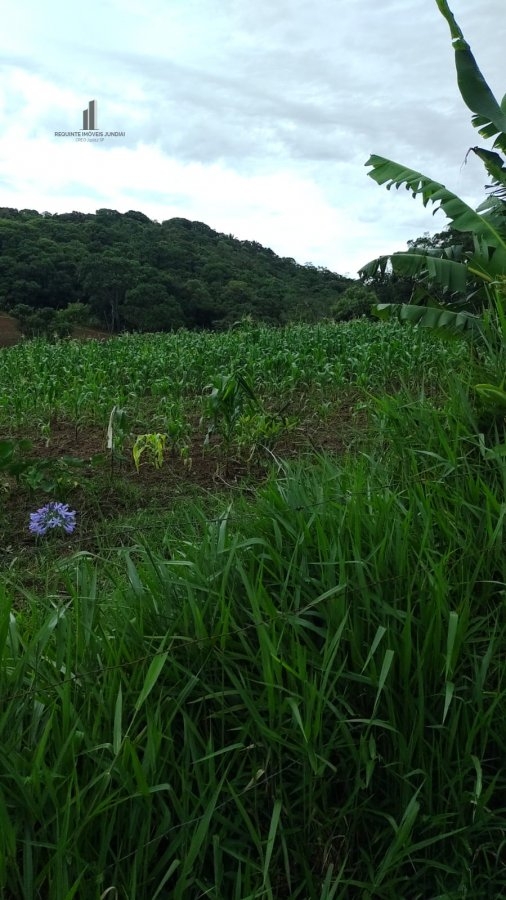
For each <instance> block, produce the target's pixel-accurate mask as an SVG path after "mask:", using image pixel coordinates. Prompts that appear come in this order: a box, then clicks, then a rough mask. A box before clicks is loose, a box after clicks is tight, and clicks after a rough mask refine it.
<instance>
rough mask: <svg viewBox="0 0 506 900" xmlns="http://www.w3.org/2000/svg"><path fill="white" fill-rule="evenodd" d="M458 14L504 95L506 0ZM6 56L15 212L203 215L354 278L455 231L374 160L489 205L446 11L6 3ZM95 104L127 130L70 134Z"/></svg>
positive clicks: (343, 4) (287, 3) (400, 2)
mask: <svg viewBox="0 0 506 900" xmlns="http://www.w3.org/2000/svg"><path fill="white" fill-rule="evenodd" d="M450 6H451V8H452V9H453V12H454V14H455V16H456V18H457V21H458V22H459V24H460V26H461V28H462V30H463V31H464V34H465V36H466V38H467V40H468V42H469V43H470V44H471V48H472V50H473V53H474V55H475V57H476V59H477V61H478V64H479V66H480V67H481V69H482V71H483V74H484V75H485V77H486V79H487V80H488V83H489V84H490V86H491V88H492V90H493V91H494V93H495V95H496V97H498V99H499V100H500V99H501V98H502V95H503V93H504V91H505V90H506V77H505V75H506V73H505V67H504V65H503V60H504V47H503V43H504V28H503V27H502V26H503V23H504V0H450ZM0 50H1V70H2V71H1V81H0V206H12V207H17V208H18V209H22V208H30V209H37V210H38V211H39V212H42V211H45V210H47V211H49V212H67V211H71V210H79V211H82V212H95V210H96V209H99V208H100V207H108V208H110V209H118V210H119V211H120V212H126V211H127V210H129V209H136V210H140V211H142V212H144V213H145V214H146V215H148V216H149V217H150V218H152V219H156V220H158V221H160V222H161V221H163V220H164V219H169V218H171V217H172V216H184V217H186V218H189V219H197V220H199V221H201V222H205V223H206V224H208V225H210V226H211V227H212V228H215V229H217V230H218V231H221V232H225V233H227V234H229V233H230V234H233V235H235V236H236V237H238V238H241V239H246V240H255V241H259V242H260V243H261V244H264V245H265V246H268V247H271V248H272V249H273V250H274V251H275V252H276V253H278V254H279V255H281V256H291V257H294V258H295V259H296V260H297V262H299V263H306V262H311V263H313V264H315V265H320V266H326V267H327V268H329V269H332V270H334V271H337V272H340V273H341V274H350V275H352V276H355V275H356V272H357V269H358V268H359V267H360V266H361V265H363V264H365V263H366V262H367V261H368V260H370V259H371V258H373V257H375V256H378V255H379V254H381V253H388V252H390V251H393V250H395V249H401V250H402V249H405V248H406V241H407V240H408V239H410V238H415V237H418V236H419V235H421V234H423V233H424V232H425V231H431V232H435V231H440V230H441V229H442V228H443V227H444V225H445V223H446V221H447V220H446V218H445V216H444V215H443V213H438V214H437V215H436V217H433V216H432V212H431V210H429V209H427V210H424V208H423V205H422V203H421V201H419V200H413V199H412V198H411V195H410V194H408V193H407V192H406V191H405V190H404V188H403V189H401V191H400V192H395V191H393V192H388V191H387V190H386V189H385V188H384V187H379V186H378V185H376V184H375V183H374V182H373V181H372V180H371V179H370V178H368V177H367V169H366V168H365V165H364V164H365V162H366V161H367V159H368V157H369V156H370V154H371V153H376V154H379V155H381V156H386V157H388V158H390V159H393V160H395V161H396V162H400V163H404V164H405V165H406V166H409V167H410V168H414V169H417V170H418V171H421V172H423V173H424V174H426V175H430V176H432V177H433V178H434V179H436V180H438V181H442V182H443V183H444V184H446V186H447V187H448V188H449V189H450V190H453V191H454V192H455V193H457V194H458V195H459V196H461V197H462V198H463V199H465V200H467V202H469V203H471V204H472V205H473V206H476V205H477V204H478V203H479V202H481V200H482V199H483V196H484V191H483V185H484V183H485V182H486V177H485V173H484V170H483V168H482V165H481V164H480V163H479V161H478V160H477V159H475V158H474V156H473V158H471V157H470V158H469V160H468V163H467V165H465V166H464V165H463V163H464V157H465V155H466V152H467V150H468V148H469V147H471V146H473V145H476V144H477V143H479V142H480V138H479V135H477V133H476V132H475V131H474V129H473V128H472V126H471V124H470V118H471V113H470V112H469V111H468V110H467V108H466V107H465V106H464V103H463V101H462V99H461V97H460V94H459V92H458V88H457V84H456V77H455V68H454V54H453V50H452V47H451V40H450V34H449V30H448V26H447V24H446V22H445V20H444V19H443V17H442V16H441V14H440V13H439V11H438V9H437V6H436V2H435V0H383V2H379V0H88V2H87V3H86V4H84V3H79V4H74V3H72V2H69V0H44V2H42V0H23V2H22V3H21V2H17V0H16V2H15V0H4V4H3V13H2V36H0ZM91 99H95V100H96V101H97V111H98V116H97V127H98V128H99V129H100V130H101V131H103V132H105V131H115V130H117V131H124V132H126V136H125V137H116V138H112V137H111V138H106V139H104V141H103V142H95V143H91V142H78V141H76V139H75V138H72V137H56V136H55V135H54V132H55V131H73V130H79V129H80V128H82V110H83V108H84V107H86V106H87V104H88V101H89V100H91ZM471 156H472V155H471Z"/></svg>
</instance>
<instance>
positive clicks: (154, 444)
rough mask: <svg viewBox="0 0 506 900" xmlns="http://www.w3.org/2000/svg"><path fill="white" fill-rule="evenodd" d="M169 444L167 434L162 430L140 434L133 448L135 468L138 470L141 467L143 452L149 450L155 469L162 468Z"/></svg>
mask: <svg viewBox="0 0 506 900" xmlns="http://www.w3.org/2000/svg"><path fill="white" fill-rule="evenodd" d="M166 445H167V435H166V434H161V433H160V432H156V433H154V432H153V433H151V434H139V435H138V437H137V438H136V439H135V443H134V446H133V449H132V454H133V458H134V463H135V468H136V469H137V472H139V469H140V459H141V456H142V455H143V453H145V452H146V451H147V452H148V456H150V457H151V459H152V462H153V465H154V467H155V469H161V467H162V465H163V458H164V452H165V448H166Z"/></svg>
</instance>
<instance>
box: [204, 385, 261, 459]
mask: <svg viewBox="0 0 506 900" xmlns="http://www.w3.org/2000/svg"><path fill="white" fill-rule="evenodd" d="M203 403H204V414H203V416H202V418H201V420H200V422H201V424H203V423H204V422H205V421H206V420H207V423H208V424H207V434H206V436H205V439H204V446H205V447H206V446H208V444H209V441H210V438H211V435H213V434H217V435H219V437H220V438H221V440H222V442H223V445H224V447H225V451H226V453H227V455H228V454H229V452H230V449H231V446H232V443H233V441H234V438H235V437H236V434H237V428H238V425H239V421H240V419H241V416H243V415H245V414H247V413H248V411H249V410H251V409H253V408H256V409H258V408H259V401H258V398H257V396H256V394H255V392H254V391H253V388H252V387H251V385H250V383H249V381H247V379H246V378H245V377H244V375H241V374H240V373H230V374H228V375H215V376H214V377H213V378H212V379H211V381H210V383H209V384H207V385H206V387H205V388H204V397H203Z"/></svg>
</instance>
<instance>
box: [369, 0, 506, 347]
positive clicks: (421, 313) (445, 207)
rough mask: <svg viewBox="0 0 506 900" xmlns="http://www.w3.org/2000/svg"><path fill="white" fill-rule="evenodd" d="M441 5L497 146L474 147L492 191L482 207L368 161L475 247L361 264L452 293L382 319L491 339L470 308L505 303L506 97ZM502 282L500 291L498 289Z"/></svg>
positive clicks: (480, 124) (481, 122) (471, 94)
mask: <svg viewBox="0 0 506 900" xmlns="http://www.w3.org/2000/svg"><path fill="white" fill-rule="evenodd" d="M436 3H437V6H438V8H439V10H440V12H441V14H442V15H443V16H444V18H445V19H446V21H447V22H448V25H449V28H450V33H451V37H452V44H453V48H454V51H455V65H456V70H457V81H458V86H459V90H460V93H461V95H462V98H463V100H464V102H465V103H466V105H467V106H468V107H469V108H470V109H471V111H472V112H473V116H472V123H473V125H474V127H475V128H477V130H478V132H479V134H480V135H481V136H482V137H484V138H487V139H491V138H494V142H493V145H492V147H493V149H492V150H487V149H483V148H481V147H472V148H471V150H470V151H469V152H473V153H475V154H476V156H478V158H479V159H481V160H482V162H483V164H484V166H485V169H486V172H487V175H488V176H489V178H490V179H491V184H490V185H489V187H488V188H487V191H488V194H487V197H486V199H485V201H484V202H483V203H481V204H480V206H478V208H477V209H476V210H475V209H473V208H472V207H470V206H469V205H468V204H467V203H465V202H464V201H463V200H461V199H460V198H459V197H457V195H456V194H454V193H452V192H451V191H449V190H448V189H447V188H446V187H445V185H444V184H441V183H440V182H438V181H434V180H433V179H432V178H428V177H427V176H425V175H422V174H421V173H420V172H416V171H414V170H413V169H409V168H406V166H403V165H400V164H399V163H396V162H393V161H392V160H389V159H385V158H384V157H381V156H376V155H372V156H371V157H370V158H369V160H368V161H367V163H366V165H367V166H370V167H371V171H370V172H369V173H368V174H369V176H370V177H371V178H373V179H374V181H376V182H377V183H378V184H385V185H386V187H387V189H389V190H390V188H391V187H392V186H395V187H396V188H397V189H398V188H399V187H401V185H404V187H405V188H406V189H407V190H410V191H411V192H412V194H413V197H417V196H420V197H421V199H422V202H423V204H424V206H427V204H428V203H431V204H434V205H435V210H434V212H436V211H437V210H438V209H441V210H442V211H443V212H444V213H445V215H446V216H447V218H448V219H449V224H451V226H452V228H453V229H455V230H456V231H461V232H468V233H471V234H472V236H473V243H474V252H473V253H470V254H466V255H464V256H462V254H461V253H459V251H458V248H457V247H456V248H447V249H446V250H444V251H439V252H438V251H435V250H433V249H432V250H430V251H423V250H416V251H411V252H405V253H393V254H390V255H389V256H382V257H379V258H378V259H375V260H372V262H370V263H368V264H367V265H365V266H364V267H363V268H362V269H361V270H360V275H361V277H362V278H363V279H364V280H367V279H368V278H372V277H374V276H375V275H376V274H377V273H378V272H381V273H384V272H385V271H386V270H388V271H392V272H393V273H394V274H396V275H401V276H404V277H411V278H414V279H415V281H416V283H417V285H418V286H419V287H422V288H423V289H424V290H425V293H426V294H427V293H429V296H430V288H431V287H432V286H435V285H438V287H439V288H442V289H443V292H444V295H445V296H446V298H447V301H446V305H445V306H442V305H441V304H436V303H435V302H432V303H431V302H430V300H429V306H426V305H425V306H419V305H416V304H413V303H410V304H402V305H399V304H392V303H384V304H377V305H376V306H375V307H373V312H374V313H375V314H376V315H377V316H379V317H380V318H392V317H396V318H399V319H400V320H402V321H406V322H411V323H413V324H420V325H423V326H426V327H429V328H431V329H434V330H437V331H439V332H440V333H441V334H444V335H465V336H469V337H471V338H472V339H474V340H475V339H478V340H480V339H486V331H487V328H486V320H485V319H484V318H483V317H482V316H478V315H475V314H473V313H472V312H471V311H470V309H471V308H472V307H473V306H474V308H476V305H478V306H480V307H481V309H483V310H484V309H486V307H487V306H490V305H491V304H492V305H497V303H500V304H501V306H502V304H503V303H504V289H503V284H504V282H503V278H504V276H506V165H505V163H504V161H503V158H502V156H501V155H500V153H498V152H497V150H499V151H501V152H502V153H506V95H505V97H504V98H503V100H502V103H501V104H499V103H498V102H497V100H496V99H495V97H494V96H493V94H492V91H491V90H490V88H489V86H488V84H487V83H486V81H485V79H484V77H483V75H482V73H481V71H480V69H479V68H478V65H477V63H476V60H475V58H474V56H473V54H472V52H471V49H470V47H469V44H468V43H467V42H466V40H465V38H464V35H463V33H462V31H461V29H460V27H459V26H458V24H457V22H456V21H455V17H454V15H453V13H452V12H451V10H450V8H449V6H448V3H447V0H436ZM498 284H500V289H499V290H497V289H496V288H497V286H498ZM412 299H413V298H412ZM462 307H464V308H462ZM502 308H504V307H502Z"/></svg>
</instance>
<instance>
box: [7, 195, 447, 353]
mask: <svg viewBox="0 0 506 900" xmlns="http://www.w3.org/2000/svg"><path fill="white" fill-rule="evenodd" d="M436 237H437V236H436ZM419 240H421V241H422V240H429V241H430V240H432V239H430V238H428V236H425V238H421V239H419ZM411 288H412V282H411V281H410V280H409V279H403V278H399V277H398V276H396V275H393V274H392V273H388V272H386V273H385V272H383V273H382V272H378V274H377V276H376V277H375V278H373V279H368V281H367V284H365V283H364V282H363V281H360V280H354V279H350V278H347V277H344V276H342V275H339V274H337V273H335V272H332V271H330V270H329V269H326V268H323V267H321V266H314V265H312V264H309V263H308V264H306V265H300V264H298V263H297V262H296V261H295V260H294V259H292V258H287V257H279V256H277V255H276V254H275V253H274V252H273V251H272V250H270V249H268V248H266V247H263V246H262V245H261V244H259V243H257V242H256V241H241V240H238V239H237V238H236V237H234V236H233V235H231V234H228V235H227V234H221V233H219V232H217V231H214V230H213V229H212V228H210V227H209V226H208V225H205V224H204V223H203V222H193V221H189V220H188V219H184V218H172V219H168V220H166V221H164V222H161V223H159V222H155V221H153V220H151V219H149V218H148V216H146V215H144V214H143V213H142V212H138V211H135V210H130V211H129V212H126V213H119V212H117V211H116V210H112V209H99V210H97V212H96V213H94V214H92V213H81V212H70V213H61V214H51V213H48V212H43V213H39V212H37V211H36V210H30V209H23V210H17V209H11V208H0V308H1V309H2V310H4V311H6V312H9V313H10V314H11V315H13V316H14V317H15V318H16V319H17V320H18V323H19V326H20V328H21V330H22V331H23V333H25V334H26V335H28V336H33V335H36V334H42V333H59V334H61V335H63V334H66V333H69V332H70V330H71V329H72V327H73V326H74V325H76V324H80V325H92V326H95V327H98V328H102V329H104V330H106V331H109V332H110V333H118V332H121V331H173V330H176V329H178V328H188V329H209V330H217V329H223V328H228V327H230V326H231V325H233V324H234V323H235V322H237V321H240V320H241V319H243V318H245V317H249V318H251V319H252V320H253V321H258V322H263V323H268V324H271V325H284V324H287V323H289V322H318V321H321V320H323V319H326V318H334V319H336V320H345V319H350V318H354V317H356V316H359V315H369V314H370V309H371V305H372V304H373V303H375V302H381V303H386V302H406V301H407V300H408V299H409V296H410V293H411Z"/></svg>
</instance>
